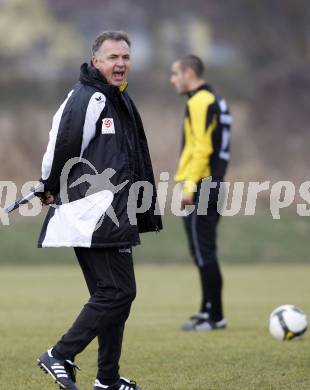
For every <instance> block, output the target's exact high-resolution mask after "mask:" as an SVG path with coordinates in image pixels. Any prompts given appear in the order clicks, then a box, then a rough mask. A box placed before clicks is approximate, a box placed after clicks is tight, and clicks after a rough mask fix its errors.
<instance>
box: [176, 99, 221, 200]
mask: <svg viewBox="0 0 310 390" xmlns="http://www.w3.org/2000/svg"><path fill="white" fill-rule="evenodd" d="M188 108H189V115H190V121H191V130H192V139H193V143H192V159H191V162H190V167H189V170H188V173H187V177H186V181H185V183H184V186H183V191H184V192H185V193H188V194H191V193H193V192H194V188H195V184H197V183H198V182H199V181H200V180H201V179H203V175H204V174H205V172H206V167H207V166H209V165H210V156H211V154H212V152H213V145H212V133H213V131H214V129H215V128H216V125H217V119H216V117H215V116H214V117H213V118H212V120H211V121H210V123H209V124H208V127H207V128H206V126H207V117H208V110H209V109H210V104H208V103H207V102H206V100H205V99H193V100H192V101H191V102H189V104H188Z"/></svg>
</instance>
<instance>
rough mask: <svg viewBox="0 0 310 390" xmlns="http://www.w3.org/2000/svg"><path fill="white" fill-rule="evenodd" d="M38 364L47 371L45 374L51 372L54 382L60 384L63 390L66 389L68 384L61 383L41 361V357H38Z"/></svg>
mask: <svg viewBox="0 0 310 390" xmlns="http://www.w3.org/2000/svg"><path fill="white" fill-rule="evenodd" d="M37 362H38V366H39V367H40V368H41V370H43V371H44V372H45V374H50V376H51V377H52V378H53V380H54V382H55V383H56V384H57V385H58V386H59V388H60V389H61V390H66V389H67V388H66V386H64V385H63V384H62V383H60V382H59V381H58V380H57V378H56V377H55V375H54V374H53V373H52V372H51V371H50V370H49V369H48V368H47V367H46V365H45V364H44V363H42V362H41V360H40V359H37Z"/></svg>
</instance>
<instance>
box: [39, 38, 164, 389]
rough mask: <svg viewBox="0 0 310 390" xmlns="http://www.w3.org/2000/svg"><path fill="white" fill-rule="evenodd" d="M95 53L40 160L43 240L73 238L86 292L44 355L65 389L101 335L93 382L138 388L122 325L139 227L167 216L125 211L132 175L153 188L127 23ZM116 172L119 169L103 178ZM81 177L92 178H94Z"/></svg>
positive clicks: (154, 225) (55, 243) (152, 227)
mask: <svg viewBox="0 0 310 390" xmlns="http://www.w3.org/2000/svg"><path fill="white" fill-rule="evenodd" d="M92 54H93V55H92V61H91V64H86V63H85V64H83V65H82V67H81V74H80V81H79V83H77V84H76V85H75V86H74V87H73V89H72V91H71V92H70V93H69V95H68V97H67V99H66V100H65V102H64V103H63V104H62V105H61V106H60V108H59V110H58V111H57V113H56V115H55V116H54V119H53V125H52V130H51V132H50V141H49V144H48V147H47V150H46V153H45V155H44V158H43V163H42V179H41V181H42V182H43V183H44V188H45V193H44V194H42V195H41V199H42V201H43V203H45V204H52V203H54V202H55V203H56V204H57V207H50V209H49V212H48V215H47V217H46V220H45V222H44V225H43V229H42V232H41V236H40V239H39V246H40V247H60V246H67V247H68V246H69V247H74V250H75V253H76V256H77V258H78V261H79V263H80V266H81V268H82V271H83V274H84V277H85V280H86V284H87V287H88V289H89V292H90V299H89V301H88V302H87V303H86V305H85V306H84V308H83V309H82V311H81V312H80V314H79V315H78V317H77V319H76V321H75V322H74V323H73V325H72V327H71V328H70V329H69V330H68V331H67V332H66V333H65V334H64V335H63V337H62V338H61V339H60V340H59V341H58V342H57V343H56V344H55V345H54V346H53V348H51V349H49V350H48V351H47V352H45V353H43V354H42V355H41V356H40V357H39V358H38V364H39V365H40V367H41V368H42V369H43V370H44V371H46V372H47V373H49V374H50V375H51V376H52V377H53V379H54V380H55V382H56V383H57V384H58V385H59V386H60V387H61V388H63V389H68V390H77V387H76V385H75V379H76V378H75V368H76V365H75V363H74V359H75V356H76V355H77V354H79V353H80V352H81V351H83V350H84V349H85V348H86V347H87V345H88V344H89V343H90V342H91V341H92V340H93V339H94V338H95V337H98V340H99V349H98V373H97V378H96V381H95V385H94V390H101V389H107V390H124V389H126V390H141V388H140V387H139V386H138V385H136V384H135V382H132V381H130V380H127V379H125V378H121V377H120V376H119V359H120V355H121V347H122V340H123V332H124V326H125V322H126V320H127V318H128V316H129V313H130V308H131V303H132V301H133V300H134V298H135V295H136V284H135V275H134V268H133V260H132V250H131V247H132V246H134V245H137V244H139V242H140V240H139V233H141V232H148V231H158V230H160V229H161V227H162V226H161V219H160V217H158V216H155V215H154V212H153V210H154V204H153V205H151V207H150V208H149V209H148V210H147V211H146V212H143V213H139V214H137V216H136V218H137V223H136V224H135V225H134V224H131V221H130V220H129V216H128V207H127V202H128V196H129V190H130V187H131V184H133V183H135V182H136V181H137V180H141V181H147V182H148V183H151V184H152V185H153V187H152V188H153V189H155V183H154V177H153V171H152V165H151V160H150V156H149V152H148V147H147V141H146V138H145V134H144V130H143V125H142V121H141V118H140V116H139V113H138V111H137V109H136V107H135V105H134V103H133V101H132V100H131V99H130V97H129V95H128V94H127V92H126V87H127V76H128V72H129V69H130V40H129V37H128V35H127V34H126V33H124V32H121V31H108V32H104V33H102V34H100V35H99V36H98V37H97V38H96V40H95V42H94V44H93V47H92ZM72 159H76V163H75V165H74V166H73V167H72V168H71V169H70V172H68V182H67V183H65V184H66V189H67V192H68V193H67V194H66V196H67V200H66V202H63V199H62V188H63V184H64V183H60V178H61V175H62V174H63V171H64V166H65V165H66V163H67V162H68V161H69V160H71V161H72ZM90 167H92V168H91V169H90ZM94 171H95V172H97V174H96V175H94ZM110 171H113V172H114V173H113V175H111V174H110V173H109V174H107V175H106V177H105V178H104V175H102V174H103V173H104V172H110ZM111 176H113V184H112V183H111V182H110V181H109V180H108V179H109V178H110V177H111ZM82 177H89V180H92V181H93V183H92V185H89V184H90V181H89V183H85V180H86V179H84V180H81V179H82ZM74 183H75V184H74ZM112 190H113V191H112ZM155 198H156V193H155V190H154V192H153V200H154V199H155ZM111 217H112V218H111ZM103 218H104V219H103ZM115 218H116V219H117V221H116V223H115ZM55 288H57V280H56V281H55ZM51 300H53V297H51ZM55 307H57V302H55Z"/></svg>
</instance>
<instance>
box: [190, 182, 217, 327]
mask: <svg viewBox="0 0 310 390" xmlns="http://www.w3.org/2000/svg"><path fill="white" fill-rule="evenodd" d="M199 193H200V185H199V186H198V191H197V196H196V199H195V205H196V207H195V211H194V212H192V213H191V214H189V215H188V216H186V217H184V218H183V221H184V226H185V231H186V235H187V238H188V243H189V247H190V252H191V255H192V257H193V259H194V261H195V264H196V265H197V266H198V270H199V275H200V281H201V289H202V302H201V307H200V311H201V312H208V313H209V314H210V318H211V319H212V320H214V321H220V320H221V319H223V308H222V286H223V279H222V274H221V270H220V266H219V262H218V258H217V245H216V244H217V226H218V222H219V220H220V214H219V213H218V211H217V198H218V189H211V194H210V199H209V203H208V209H207V213H204V215H199V214H197V207H198V200H199Z"/></svg>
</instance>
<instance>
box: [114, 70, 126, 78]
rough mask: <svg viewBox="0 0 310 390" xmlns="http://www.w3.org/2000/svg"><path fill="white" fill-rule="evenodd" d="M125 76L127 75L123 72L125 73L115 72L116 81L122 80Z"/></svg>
mask: <svg viewBox="0 0 310 390" xmlns="http://www.w3.org/2000/svg"><path fill="white" fill-rule="evenodd" d="M124 74H125V72H123V71H116V72H113V77H114V78H115V79H119V80H120V79H122V78H123V77H124Z"/></svg>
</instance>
